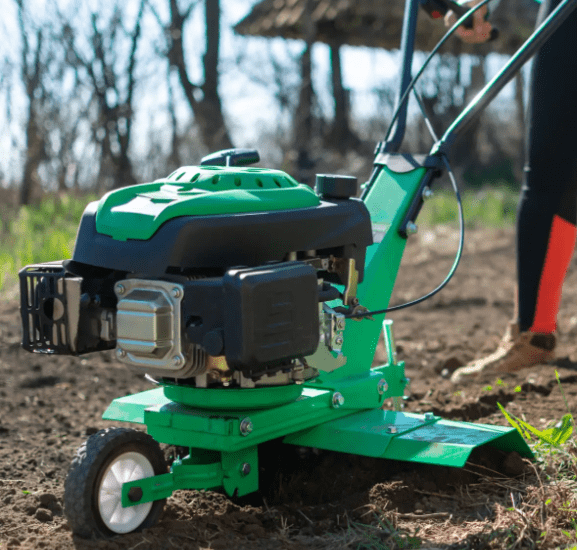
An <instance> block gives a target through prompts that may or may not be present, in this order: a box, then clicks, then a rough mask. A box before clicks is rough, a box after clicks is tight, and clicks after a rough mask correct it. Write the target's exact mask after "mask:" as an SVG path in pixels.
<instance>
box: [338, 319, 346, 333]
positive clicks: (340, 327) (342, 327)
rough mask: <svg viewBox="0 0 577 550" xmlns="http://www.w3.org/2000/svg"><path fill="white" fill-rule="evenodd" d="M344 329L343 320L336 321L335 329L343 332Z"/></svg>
mask: <svg viewBox="0 0 577 550" xmlns="http://www.w3.org/2000/svg"><path fill="white" fill-rule="evenodd" d="M344 328H345V320H344V319H338V320H337V329H339V330H343V329H344Z"/></svg>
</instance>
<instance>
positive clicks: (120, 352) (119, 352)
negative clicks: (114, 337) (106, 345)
mask: <svg viewBox="0 0 577 550" xmlns="http://www.w3.org/2000/svg"><path fill="white" fill-rule="evenodd" d="M116 357H119V358H120V357H126V352H125V351H124V350H123V349H122V348H117V350H116Z"/></svg>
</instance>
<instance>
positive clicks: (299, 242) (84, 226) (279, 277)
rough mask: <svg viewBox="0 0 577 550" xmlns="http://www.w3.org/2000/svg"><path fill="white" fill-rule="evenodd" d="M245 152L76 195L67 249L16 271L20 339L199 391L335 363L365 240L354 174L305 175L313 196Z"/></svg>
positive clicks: (283, 379) (264, 381)
mask: <svg viewBox="0 0 577 550" xmlns="http://www.w3.org/2000/svg"><path fill="white" fill-rule="evenodd" d="M255 160H258V154H257V153H256V151H246V150H230V151H224V152H220V153H218V154H215V155H211V156H210V157H208V158H206V159H204V160H203V163H202V164H201V166H200V167H184V168H180V169H178V170H176V171H175V172H174V173H173V174H171V175H170V176H168V177H167V178H165V179H161V180H158V181H156V182H153V183H150V184H143V185H137V186H132V187H128V188H124V189H120V190H116V191H113V192H110V193H109V194H107V195H105V196H104V197H103V198H102V199H101V200H100V201H98V202H93V203H91V204H89V205H88V206H87V208H86V210H85V212H84V214H83V216H82V220H81V223H80V227H79V230H78V235H77V239H76V244H75V249H74V253H73V257H72V259H71V260H67V261H62V262H54V263H46V264H39V265H33V266H28V267H26V268H25V269H23V270H22V271H21V273H20V278H21V290H22V292H21V296H22V306H21V308H22V320H23V329H24V330H23V346H24V348H25V349H27V350H29V351H32V352H36V353H53V354H64V355H80V354H85V353H89V352H94V351H101V350H109V349H114V350H115V354H116V357H117V358H118V359H119V360H120V361H122V362H123V363H126V364H127V365H129V366H130V367H132V368H134V369H137V370H139V371H141V372H143V373H146V374H148V375H149V376H151V377H154V378H156V379H162V380H166V381H168V380H170V381H171V382H172V383H177V384H183V385H191V386H195V387H202V388H206V387H240V388H251V387H255V386H266V385H284V384H293V383H299V382H303V381H305V380H308V379H310V378H312V377H314V376H316V375H317V374H318V370H319V369H320V370H323V365H324V364H330V365H332V366H331V367H330V369H331V370H332V369H334V368H335V366H334V365H335V364H336V365H338V366H340V365H342V364H344V362H345V358H344V357H340V362H339V361H337V362H336V363H335V362H334V361H330V362H323V357H324V356H326V355H327V354H329V353H330V354H332V355H333V357H338V356H339V355H341V347H342V343H343V338H342V334H343V331H344V326H345V323H344V313H346V312H358V311H361V310H362V309H363V308H362V306H361V305H360V304H359V303H358V299H357V297H356V289H357V284H358V283H360V282H361V281H362V280H363V274H364V264H365V252H366V248H367V246H368V245H370V244H372V242H373V241H372V230H371V222H370V217H369V213H368V211H367V208H366V206H365V204H364V202H362V201H360V200H358V199H356V198H354V197H355V195H356V193H357V182H356V179H355V178H351V177H346V176H332V175H331V176H328V175H323V176H318V177H317V185H316V193H315V191H313V190H312V189H310V188H309V187H308V186H306V185H302V184H298V183H297V182H296V181H295V180H294V179H293V178H292V177H290V176H288V175H287V174H285V173H284V172H281V171H277V170H265V169H261V168H254V167H246V166H239V165H241V164H250V163H252V162H255ZM335 300H336V302H335ZM329 302H330V304H331V306H332V307H329V304H328V303H329ZM335 303H336V304H337V305H336V306H335ZM327 368H328V367H327Z"/></svg>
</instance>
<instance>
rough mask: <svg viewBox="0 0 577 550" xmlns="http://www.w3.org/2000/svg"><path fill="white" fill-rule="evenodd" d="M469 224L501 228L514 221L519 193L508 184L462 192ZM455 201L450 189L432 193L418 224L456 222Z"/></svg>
mask: <svg viewBox="0 0 577 550" xmlns="http://www.w3.org/2000/svg"><path fill="white" fill-rule="evenodd" d="M461 198H462V201H463V213H464V216H465V223H466V225H467V226H468V227H479V226H483V227H504V226H507V225H513V224H514V223H515V217H516V211H517V201H518V200H519V194H518V192H516V191H513V190H512V189H510V188H507V187H493V188H486V189H481V190H478V191H464V192H463V193H462V195H461ZM457 212H458V211H457V200H456V199H455V195H454V194H453V193H452V192H450V191H445V190H441V191H438V192H435V194H434V196H433V197H432V198H430V199H428V200H427V201H426V203H425V206H424V207H423V210H422V212H421V214H420V215H419V219H418V223H419V224H423V225H426V226H434V225H438V224H453V223H455V224H456V223H457V222H458V217H457Z"/></svg>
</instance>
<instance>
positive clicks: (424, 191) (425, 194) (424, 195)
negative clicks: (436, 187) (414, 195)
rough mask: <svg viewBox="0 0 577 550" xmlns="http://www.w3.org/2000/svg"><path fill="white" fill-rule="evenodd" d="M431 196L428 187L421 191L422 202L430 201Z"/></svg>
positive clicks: (430, 190)
mask: <svg viewBox="0 0 577 550" xmlns="http://www.w3.org/2000/svg"><path fill="white" fill-rule="evenodd" d="M433 195H434V193H433V190H432V189H431V188H430V187H425V188H424V189H423V200H427V199H430V198H431V197H432V196H433Z"/></svg>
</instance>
